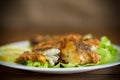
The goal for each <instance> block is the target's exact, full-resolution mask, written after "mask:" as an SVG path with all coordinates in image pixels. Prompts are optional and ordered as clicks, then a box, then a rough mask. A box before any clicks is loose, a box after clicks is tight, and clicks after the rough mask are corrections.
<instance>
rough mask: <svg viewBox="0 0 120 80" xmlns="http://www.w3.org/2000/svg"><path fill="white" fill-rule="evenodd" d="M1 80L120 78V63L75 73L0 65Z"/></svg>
mask: <svg viewBox="0 0 120 80" xmlns="http://www.w3.org/2000/svg"><path fill="white" fill-rule="evenodd" d="M0 77H1V78H0V80H119V79H120V65H118V66H114V67H111V68H105V69H99V70H94V71H89V72H84V73H75V74H45V73H39V72H31V71H25V70H19V69H13V68H8V67H5V66H0Z"/></svg>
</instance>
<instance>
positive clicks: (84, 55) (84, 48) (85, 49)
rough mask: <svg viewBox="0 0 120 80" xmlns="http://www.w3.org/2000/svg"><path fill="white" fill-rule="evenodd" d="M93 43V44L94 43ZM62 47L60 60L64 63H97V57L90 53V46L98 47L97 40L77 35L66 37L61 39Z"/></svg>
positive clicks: (95, 54)
mask: <svg viewBox="0 0 120 80" xmlns="http://www.w3.org/2000/svg"><path fill="white" fill-rule="evenodd" d="M94 41H95V42H94ZM63 44H64V46H63V47H62V48H61V59H62V60H63V61H64V62H65V63H77V64H87V63H97V62H98V61H99V56H98V54H97V53H95V52H94V51H92V49H91V48H92V46H94V47H95V46H98V44H99V41H98V40H97V39H87V40H85V39H84V38H83V37H81V36H78V35H67V36H65V37H64V39H63Z"/></svg>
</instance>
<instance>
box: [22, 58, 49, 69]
mask: <svg viewBox="0 0 120 80" xmlns="http://www.w3.org/2000/svg"><path fill="white" fill-rule="evenodd" d="M24 65H27V66H31V67H40V68H48V63H47V62H45V63H42V62H38V61H35V62H34V61H31V60H28V61H26V62H25V64H24Z"/></svg>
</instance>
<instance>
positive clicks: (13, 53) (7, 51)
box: [0, 46, 29, 62]
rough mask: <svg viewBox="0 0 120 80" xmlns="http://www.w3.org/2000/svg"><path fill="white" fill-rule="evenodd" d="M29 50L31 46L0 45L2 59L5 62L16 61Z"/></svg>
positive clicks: (0, 58) (0, 57)
mask: <svg viewBox="0 0 120 80" xmlns="http://www.w3.org/2000/svg"><path fill="white" fill-rule="evenodd" d="M26 50H27V51H28V50H29V48H28V49H27V48H21V47H16V46H3V47H0V60H1V61H5V62H15V60H16V58H17V57H19V55H20V54H22V53H23V52H24V51H26Z"/></svg>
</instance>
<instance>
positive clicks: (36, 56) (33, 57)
mask: <svg viewBox="0 0 120 80" xmlns="http://www.w3.org/2000/svg"><path fill="white" fill-rule="evenodd" d="M27 60H32V61H40V62H46V58H45V57H44V56H43V55H41V54H39V53H38V52H32V53H30V52H29V51H25V52H24V53H23V54H22V55H20V56H19V57H18V58H17V59H16V62H18V63H20V62H24V61H27Z"/></svg>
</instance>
